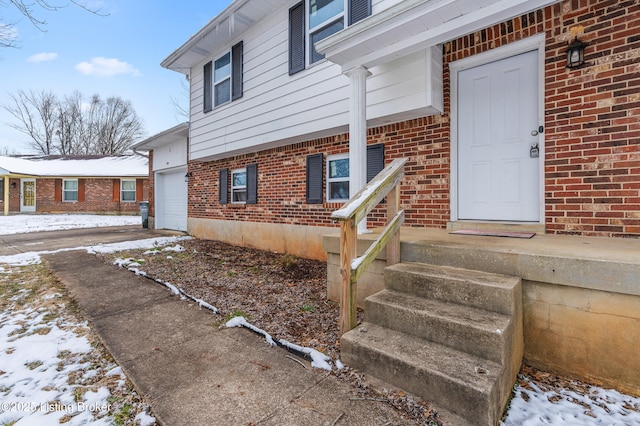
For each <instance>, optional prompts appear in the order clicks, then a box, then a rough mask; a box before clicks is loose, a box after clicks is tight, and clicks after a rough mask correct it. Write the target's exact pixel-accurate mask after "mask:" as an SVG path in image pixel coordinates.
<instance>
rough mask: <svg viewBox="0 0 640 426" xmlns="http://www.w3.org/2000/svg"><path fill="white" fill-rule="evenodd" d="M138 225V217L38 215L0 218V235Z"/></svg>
mask: <svg viewBox="0 0 640 426" xmlns="http://www.w3.org/2000/svg"><path fill="white" fill-rule="evenodd" d="M125 225H140V226H142V218H141V217H140V216H108V215H90V214H38V215H30V214H28V215H24V214H23V215H10V216H0V235H9V234H25V233H28V232H40V231H58V230H63V229H77V228H99V227H104V226H125Z"/></svg>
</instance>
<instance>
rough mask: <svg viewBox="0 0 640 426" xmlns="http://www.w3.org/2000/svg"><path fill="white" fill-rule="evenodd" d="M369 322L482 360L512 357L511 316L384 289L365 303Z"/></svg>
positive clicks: (502, 361)
mask: <svg viewBox="0 0 640 426" xmlns="http://www.w3.org/2000/svg"><path fill="white" fill-rule="evenodd" d="M365 317H366V321H367V322H369V323H374V324H377V325H380V326H382V327H386V328H389V329H391V330H396V331H399V332H402V333H404V334H408V335H412V336H416V337H419V338H422V339H426V340H430V341H433V342H435V343H439V344H442V345H446V346H449V347H451V348H453V349H457V350H460V351H463V352H466V353H469V354H472V355H475V356H478V357H481V358H486V359H488V360H491V361H494V362H497V363H500V364H502V363H505V362H506V359H507V358H508V357H509V356H510V352H509V350H510V348H508V347H507V346H509V345H510V344H511V339H512V336H511V334H512V333H513V329H514V327H513V321H512V318H511V317H510V316H507V315H504V314H499V313H496V312H489V311H485V310H483V309H477V308H474V307H470V306H464V305H458V304H452V303H447V302H442V301H439V300H432V299H425V298H422V297H417V296H414V295H411V294H408V293H400V292H397V291H393V290H383V291H381V292H379V293H376V294H374V295H373V296H369V297H368V298H367V299H366V301H365Z"/></svg>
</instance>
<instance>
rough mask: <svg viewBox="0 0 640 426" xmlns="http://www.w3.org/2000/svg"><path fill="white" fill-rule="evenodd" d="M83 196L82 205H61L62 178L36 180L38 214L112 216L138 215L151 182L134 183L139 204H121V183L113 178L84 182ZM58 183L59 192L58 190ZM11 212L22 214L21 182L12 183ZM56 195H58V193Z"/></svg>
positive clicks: (10, 194) (140, 180)
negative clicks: (140, 202)
mask: <svg viewBox="0 0 640 426" xmlns="http://www.w3.org/2000/svg"><path fill="white" fill-rule="evenodd" d="M78 180H79V181H80V180H83V181H84V196H82V195H80V192H82V191H80V190H79V195H78V198H79V201H62V198H61V197H62V195H61V193H60V191H61V189H60V188H61V182H62V178H38V179H36V212H38V213H110V214H121V213H122V214H136V213H139V212H140V207H139V205H138V202H137V201H141V200H143V199H146V198H145V197H146V196H147V195H148V193H149V183H148V179H146V178H144V179H135V180H136V183H137V193H136V200H137V201H136V202H121V201H120V179H113V178H85V179H82V178H80V179H78ZM131 180H133V178H131ZM56 182H58V189H56ZM13 183H15V184H16V187H15V188H13V187H10V188H9V199H10V204H9V211H10V212H12V213H16V212H20V179H10V185H11V184H13ZM56 192H57V193H56ZM3 202H4V200H3V201H2V202H0V209H2V211H3V210H4V204H3Z"/></svg>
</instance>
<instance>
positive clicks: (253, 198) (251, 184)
mask: <svg viewBox="0 0 640 426" xmlns="http://www.w3.org/2000/svg"><path fill="white" fill-rule="evenodd" d="M247 204H258V165H257V164H249V165H248V166H247Z"/></svg>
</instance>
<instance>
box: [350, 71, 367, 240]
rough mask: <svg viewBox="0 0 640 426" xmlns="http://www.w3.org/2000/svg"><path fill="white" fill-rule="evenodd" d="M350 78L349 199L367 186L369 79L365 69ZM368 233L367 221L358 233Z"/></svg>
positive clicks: (361, 225) (351, 74) (359, 227)
mask: <svg viewBox="0 0 640 426" xmlns="http://www.w3.org/2000/svg"><path fill="white" fill-rule="evenodd" d="M344 74H345V75H346V76H347V77H349V89H350V93H349V197H352V196H354V195H355V194H356V193H357V192H358V191H360V190H361V189H362V188H364V186H365V185H366V184H367V77H369V76H370V75H371V72H369V70H367V69H366V68H364V67H356V68H352V69H350V70H348V71H345V73H344ZM366 231H367V220H366V219H364V220H362V222H360V223H359V224H358V233H363V232H366Z"/></svg>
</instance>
